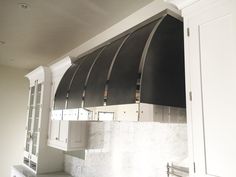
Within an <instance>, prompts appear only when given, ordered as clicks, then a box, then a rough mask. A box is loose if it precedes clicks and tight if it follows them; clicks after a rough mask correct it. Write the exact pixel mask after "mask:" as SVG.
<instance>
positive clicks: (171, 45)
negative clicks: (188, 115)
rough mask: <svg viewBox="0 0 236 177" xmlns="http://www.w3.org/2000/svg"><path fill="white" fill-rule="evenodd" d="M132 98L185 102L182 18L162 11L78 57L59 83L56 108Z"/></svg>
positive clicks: (125, 101)
mask: <svg viewBox="0 0 236 177" xmlns="http://www.w3.org/2000/svg"><path fill="white" fill-rule="evenodd" d="M131 103H150V104H157V105H166V106H175V107H185V75H184V43H183V24H182V22H181V21H179V20H178V19H176V18H174V17H172V16H170V15H167V14H166V15H164V16H163V17H161V18H159V19H157V20H155V21H152V22H151V23H149V24H147V25H145V26H142V27H141V28H139V29H137V30H135V31H133V32H130V33H129V34H126V36H122V37H121V38H119V39H117V40H116V41H114V42H112V43H110V44H108V45H106V46H104V47H101V48H99V49H97V50H96V51H94V52H92V53H90V54H88V55H86V56H84V57H82V58H78V59H77V60H76V61H75V62H74V63H73V64H72V65H71V67H70V68H69V69H68V70H67V71H66V72H65V74H64V76H63V78H62V79H61V81H60V84H59V86H58V88H57V91H56V94H55V100H54V109H55V110H61V109H73V108H81V107H96V106H106V105H119V104H131Z"/></svg>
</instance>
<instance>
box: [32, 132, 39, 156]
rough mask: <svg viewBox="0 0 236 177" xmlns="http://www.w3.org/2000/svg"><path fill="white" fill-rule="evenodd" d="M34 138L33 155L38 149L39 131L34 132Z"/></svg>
mask: <svg viewBox="0 0 236 177" xmlns="http://www.w3.org/2000/svg"><path fill="white" fill-rule="evenodd" d="M32 139H33V141H32V142H33V146H32V154H33V155H36V153H37V152H36V151H37V145H38V144H37V141H38V133H37V132H34V133H33V136H32Z"/></svg>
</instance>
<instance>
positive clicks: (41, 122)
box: [23, 66, 63, 174]
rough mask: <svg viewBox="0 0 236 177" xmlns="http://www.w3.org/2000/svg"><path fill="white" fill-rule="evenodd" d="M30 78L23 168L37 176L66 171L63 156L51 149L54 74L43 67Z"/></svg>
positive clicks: (31, 73)
mask: <svg viewBox="0 0 236 177" xmlns="http://www.w3.org/2000/svg"><path fill="white" fill-rule="evenodd" d="M26 77H27V78H28V79H29V81H30V90H29V92H30V93H29V101H28V111H27V115H28V117H27V122H26V138H25V139H26V142H27V143H26V142H25V148H24V160H23V164H24V165H25V167H27V168H28V169H30V170H31V171H32V172H33V173H35V174H40V173H47V172H55V171H60V170H62V169H63V153H62V152H61V151H59V150H56V149H52V148H50V147H48V146H47V132H48V121H49V113H50V111H49V110H50V109H49V108H50V94H51V72H50V70H49V68H47V67H43V66H40V67H38V68H36V69H35V70H33V71H32V72H30V73H29V74H27V75H26ZM33 88H34V89H33ZM30 112H31V113H30ZM27 137H28V138H27ZM36 137H37V138H36ZM27 139H28V140H27ZM27 144H29V147H27ZM33 165H35V167H33Z"/></svg>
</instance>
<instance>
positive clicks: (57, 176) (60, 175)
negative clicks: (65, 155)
mask: <svg viewBox="0 0 236 177" xmlns="http://www.w3.org/2000/svg"><path fill="white" fill-rule="evenodd" d="M12 170H14V171H17V172H18V173H20V174H22V175H23V176H25V177H72V176H70V175H68V174H66V173H65V172H55V173H47V174H40V175H36V174H34V173H33V172H31V171H30V170H29V169H27V168H26V167H25V166H24V165H15V166H13V167H12Z"/></svg>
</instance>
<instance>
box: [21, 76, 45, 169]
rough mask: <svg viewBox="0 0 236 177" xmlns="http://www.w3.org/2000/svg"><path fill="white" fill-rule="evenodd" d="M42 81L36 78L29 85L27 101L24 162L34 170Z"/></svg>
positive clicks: (38, 132)
mask: <svg viewBox="0 0 236 177" xmlns="http://www.w3.org/2000/svg"><path fill="white" fill-rule="evenodd" d="M42 93H43V83H39V82H38V80H36V81H35V82H34V85H33V86H31V87H30V91H29V101H28V119H27V125H26V141H25V153H24V156H25V157H24V164H25V165H28V166H29V167H30V168H32V169H33V170H36V165H37V164H36V162H37V156H38V149H39V136H40V118H41V111H42V95H43V94H42Z"/></svg>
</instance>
